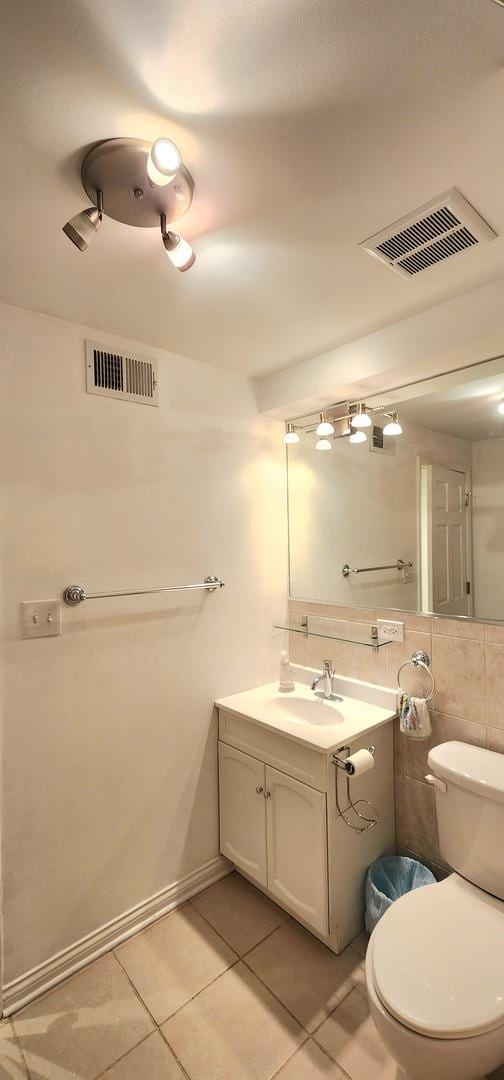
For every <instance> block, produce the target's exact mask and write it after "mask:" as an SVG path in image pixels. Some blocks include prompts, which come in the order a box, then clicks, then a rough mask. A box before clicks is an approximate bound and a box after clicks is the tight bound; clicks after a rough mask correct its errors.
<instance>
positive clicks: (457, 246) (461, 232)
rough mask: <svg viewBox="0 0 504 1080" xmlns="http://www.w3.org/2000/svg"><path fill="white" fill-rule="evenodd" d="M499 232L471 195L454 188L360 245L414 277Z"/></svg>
mask: <svg viewBox="0 0 504 1080" xmlns="http://www.w3.org/2000/svg"><path fill="white" fill-rule="evenodd" d="M495 235H496V234H495V233H494V232H493V230H492V229H491V228H490V226H489V225H487V223H486V221H483V218H482V217H480V215H479V214H477V213H476V210H474V209H473V207H472V206H471V205H470V203H468V202H467V199H464V196H463V195H461V194H460V192H459V191H457V189H456V188H452V189H451V191H445V192H444V194H443V195H439V197H438V198H437V199H434V200H433V201H432V202H430V203H426V204H425V206H420V207H419V209H418V210H414V211H413V212H412V213H411V214H407V215H406V217H403V218H400V220H399V221H394V223H393V225H389V227H388V228H387V229H382V231H381V232H379V233H376V234H375V236H370V237H369V239H368V240H363V242H362V244H360V247H362V248H364V251H367V252H369V254H370V255H374V256H375V257H376V258H377V259H380V260H381V262H384V263H385V264H386V265H387V266H390V267H391V269H392V270H395V271H396V272H397V273H398V274H400V275H401V277H404V278H412V277H415V276H416V274H420V273H422V271H423V270H429V269H430V267H431V266H435V264H436V263H440V262H444V260H445V259H449V258H450V257H451V256H452V255H456V254H457V253H458V252H459V251H464V249H465V248H469V247H473V246H474V245H475V244H481V243H482V242H483V241H485V240H494V239H495Z"/></svg>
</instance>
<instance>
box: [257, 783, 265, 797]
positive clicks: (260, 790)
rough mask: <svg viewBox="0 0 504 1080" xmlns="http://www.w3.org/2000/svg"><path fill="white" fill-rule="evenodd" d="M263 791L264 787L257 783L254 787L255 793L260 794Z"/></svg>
mask: <svg viewBox="0 0 504 1080" xmlns="http://www.w3.org/2000/svg"><path fill="white" fill-rule="evenodd" d="M263 791H264V788H263V787H261V785H260V784H259V785H258V787H256V792H257V794H258V795H262V793H263Z"/></svg>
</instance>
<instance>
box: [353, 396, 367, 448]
mask: <svg viewBox="0 0 504 1080" xmlns="http://www.w3.org/2000/svg"><path fill="white" fill-rule="evenodd" d="M351 420H352V427H354V428H365V427H371V417H370V416H368V414H367V412H366V406H365V404H364V402H363V401H358V402H357V403H356V405H355V412H354V413H352V417H351ZM359 442H362V439H359Z"/></svg>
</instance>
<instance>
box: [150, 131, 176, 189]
mask: <svg viewBox="0 0 504 1080" xmlns="http://www.w3.org/2000/svg"><path fill="white" fill-rule="evenodd" d="M181 165H182V157H181V154H180V150H179V148H178V146H175V143H174V142H172V141H171V139H156V142H155V143H154V144H153V146H152V147H151V151H150V154H149V157H148V159H147V175H148V177H149V180H151V181H152V183H153V184H155V185H156V187H164V186H165V185H166V184H169V183H170V180H173V177H174V176H176V174H177V173H178V171H179V169H180V167H181Z"/></svg>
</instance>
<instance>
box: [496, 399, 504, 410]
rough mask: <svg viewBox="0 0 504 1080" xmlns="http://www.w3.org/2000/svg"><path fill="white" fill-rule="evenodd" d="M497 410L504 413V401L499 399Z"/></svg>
mask: <svg viewBox="0 0 504 1080" xmlns="http://www.w3.org/2000/svg"><path fill="white" fill-rule="evenodd" d="M497 412H500V413H504V401H499V404H498V406H497Z"/></svg>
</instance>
